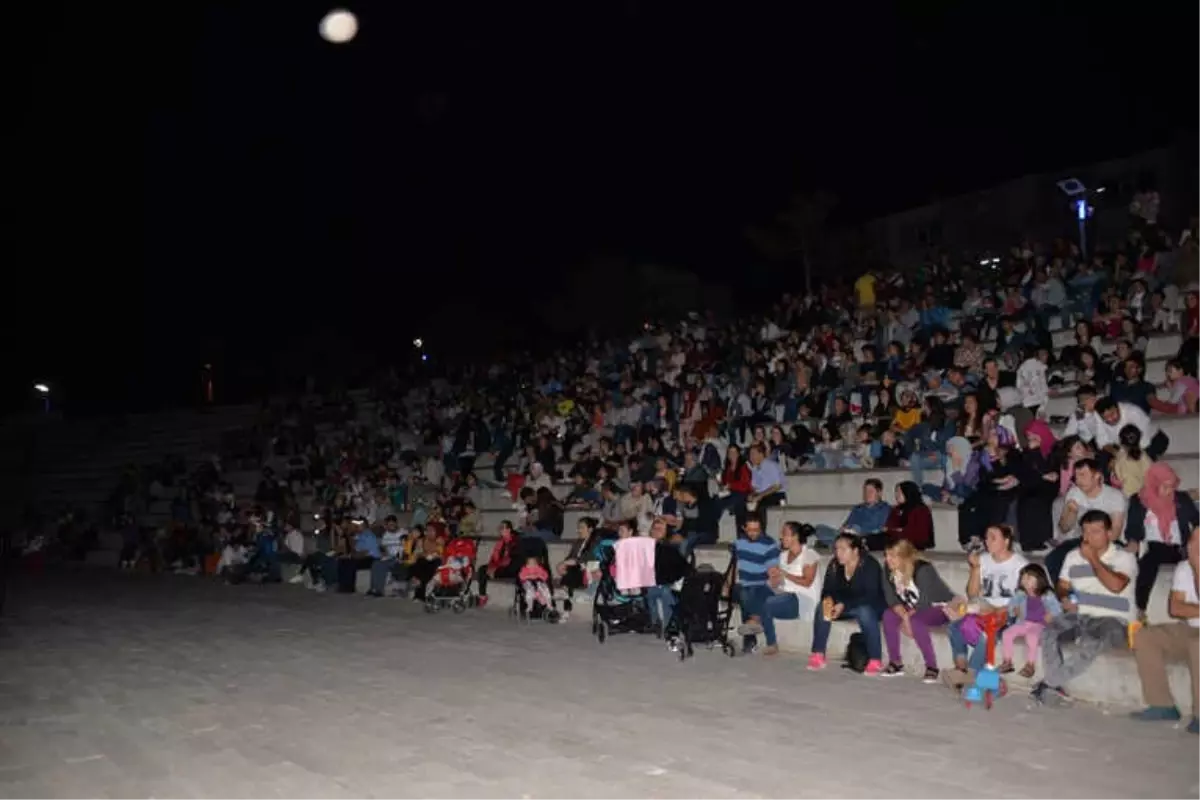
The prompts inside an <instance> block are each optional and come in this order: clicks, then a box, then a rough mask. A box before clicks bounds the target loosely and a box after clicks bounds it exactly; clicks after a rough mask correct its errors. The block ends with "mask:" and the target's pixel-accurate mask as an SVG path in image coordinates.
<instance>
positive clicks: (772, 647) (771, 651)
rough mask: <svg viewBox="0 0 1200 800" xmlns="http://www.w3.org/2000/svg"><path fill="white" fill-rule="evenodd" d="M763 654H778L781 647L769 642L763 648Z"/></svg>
mask: <svg viewBox="0 0 1200 800" xmlns="http://www.w3.org/2000/svg"><path fill="white" fill-rule="evenodd" d="M762 654H763V655H764V656H777V655H779V648H778V647H777V646H775V645H773V644H769V645H767V646H766V647H764V648H763V651H762Z"/></svg>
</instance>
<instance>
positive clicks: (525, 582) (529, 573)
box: [517, 557, 550, 611]
mask: <svg viewBox="0 0 1200 800" xmlns="http://www.w3.org/2000/svg"><path fill="white" fill-rule="evenodd" d="M517 580H519V581H520V582H521V588H522V589H524V590H525V610H526V611H533V604H534V603H535V602H537V603H541V604H542V606H543V607H547V606H549V605H550V573H548V572H547V571H546V568H545V567H543V566H542V565H541V564H539V563H538V560H537V559H536V558H534V557H530V558H528V559H526V560H525V566H523V567H521V571H520V572H519V573H517Z"/></svg>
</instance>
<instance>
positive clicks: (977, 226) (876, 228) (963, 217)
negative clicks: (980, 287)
mask: <svg viewBox="0 0 1200 800" xmlns="http://www.w3.org/2000/svg"><path fill="white" fill-rule="evenodd" d="M1195 150H1196V143H1195V142H1192V143H1191V147H1190V150H1189V148H1188V147H1187V146H1185V145H1180V146H1169V147H1161V148H1158V149H1155V150H1149V151H1145V152H1142V153H1138V154H1136V155H1132V156H1128V157H1125V158H1119V159H1112V160H1109V161H1103V162H1100V163H1095V164H1091V165H1088V166H1084V167H1077V168H1073V169H1064V170H1056V171H1053V172H1044V173H1039V174H1031V175H1025V176H1022V177H1020V178H1016V179H1014V180H1010V181H1007V182H1005V183H1002V184H999V185H998V186H994V187H991V188H989V189H984V190H981V191H976V192H971V193H968V194H963V195H958V196H955V197H950V198H946V199H944V200H938V201H936V202H933V203H929V204H926V205H923V206H919V207H917V208H913V209H909V210H907V211H901V212H898V213H895V214H890V215H888V216H885V217H880V218H878V219H875V220H872V221H871V222H868V223H867V224H866V226H865V234H866V237H867V239H868V240H869V241H870V243H871V247H872V249H873V250H875V251H876V252H877V253H879V254H880V255H881V256H883V257H884V258H885V259H886V261H887V262H888V263H891V264H894V265H897V266H906V265H912V264H916V263H919V262H920V261H921V260H923V259H925V258H927V257H928V255H929V254H930V252H931V250H933V249H938V250H944V251H947V252H950V253H956V254H957V253H983V252H999V251H1003V250H1007V249H1008V248H1009V247H1011V246H1012V245H1013V244H1015V243H1017V242H1019V241H1021V240H1022V239H1023V238H1025V237H1029V238H1032V239H1037V240H1040V241H1046V240H1049V239H1054V238H1056V237H1064V238H1069V239H1071V240H1072V241H1074V240H1075V239H1077V237H1078V235H1079V223H1078V220H1077V218H1076V216H1075V209H1074V208H1072V206H1071V203H1070V200H1069V199H1068V198H1067V196H1066V195H1064V194H1063V192H1062V191H1061V190H1060V189H1059V188H1058V183H1059V181H1062V180H1064V179H1066V178H1077V179H1078V180H1080V181H1081V182H1082V183H1083V184H1084V185H1085V186H1086V187H1087V188H1088V190H1089V204H1090V205H1092V206H1093V207H1094V212H1093V214H1092V217H1091V218H1090V219H1089V220H1088V222H1087V238H1088V248H1089V251H1090V250H1091V249H1092V245H1093V244H1094V243H1096V242H1111V241H1114V240H1117V239H1120V238H1122V237H1123V236H1124V234H1125V231H1126V230H1127V228H1128V220H1129V203H1130V201H1131V200H1132V199H1133V195H1134V194H1135V193H1136V192H1137V191H1138V189H1139V188H1141V187H1142V186H1144V185H1149V186H1153V187H1154V188H1155V189H1157V191H1158V192H1159V195H1160V197H1161V199H1162V203H1161V208H1162V214H1161V216H1160V222H1162V223H1163V224H1165V225H1167V226H1168V227H1178V226H1180V225H1182V224H1184V223H1186V222H1187V220H1188V219H1189V218H1190V216H1192V215H1193V214H1194V213H1195V203H1196V182H1197V174H1196V159H1195ZM1101 189H1102V190H1103V191H1100V190H1101Z"/></svg>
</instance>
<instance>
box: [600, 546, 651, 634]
mask: <svg viewBox="0 0 1200 800" xmlns="http://www.w3.org/2000/svg"><path fill="white" fill-rule="evenodd" d="M597 550H598V551H599V555H600V581H599V582H598V583H597V584H596V598H595V600H594V601H593V602H592V633H593V634H594V635H595V637H596V639H597V641H599V642H600V643H601V644H603V643H604V641H605V640H606V639H607V638H608V637H609V635H610V634H616V633H644V632H645V631H646V630H648V629H649V627H650V609H649V608H648V607H647V605H646V597H645V595H640V594H624V593H622V592H621V591H619V590H618V589H617V579H616V578H614V577H613V564H614V563H615V562H616V559H617V549H616V547H615V546H614V543H613V542H612V541H605V542H601V543H600V545H599V547H598V548H597Z"/></svg>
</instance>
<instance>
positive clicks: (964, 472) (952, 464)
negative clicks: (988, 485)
mask: <svg viewBox="0 0 1200 800" xmlns="http://www.w3.org/2000/svg"><path fill="white" fill-rule="evenodd" d="M974 454H975V452H974V449H973V448H972V447H971V442H970V440H968V439H967V438H966V437H965V436H954V437H952V438H951V439H950V440H949V441H947V442H946V469H945V476H946V477H945V478H944V479H943V480H942V483H941V485H940V486H939V485H938V484H936V483H925V484H922V485H921V492H922V493H924V495H925V496H926V497H928V498H929V499H930V500H932V501H933V502H935V503H949V504H951V505H956V506H957V505H960V504H961V503H963V501H965V500H966V499H967V498H968V497H970V496H971V493H972V492H974V491H975V484H976V482H978V480H979V462H978V460H975V461H974V462H973V461H972V456H974Z"/></svg>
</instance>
